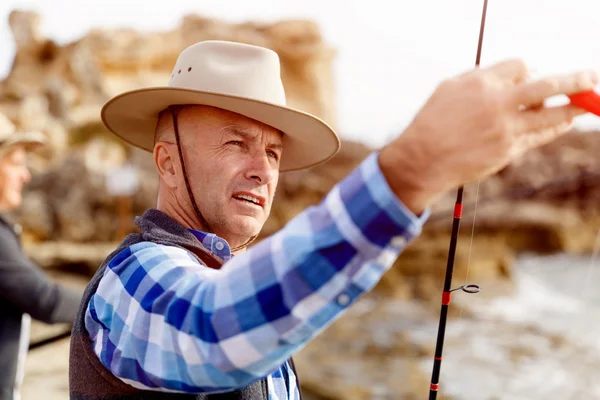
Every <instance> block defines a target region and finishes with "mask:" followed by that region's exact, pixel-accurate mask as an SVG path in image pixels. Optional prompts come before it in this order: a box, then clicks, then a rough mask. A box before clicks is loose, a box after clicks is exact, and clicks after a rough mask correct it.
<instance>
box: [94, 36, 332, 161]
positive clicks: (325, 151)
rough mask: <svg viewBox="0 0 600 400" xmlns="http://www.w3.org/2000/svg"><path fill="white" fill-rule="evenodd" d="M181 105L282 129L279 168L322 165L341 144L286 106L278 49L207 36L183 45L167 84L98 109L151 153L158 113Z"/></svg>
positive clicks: (309, 117) (323, 125)
mask: <svg viewBox="0 0 600 400" xmlns="http://www.w3.org/2000/svg"><path fill="white" fill-rule="evenodd" d="M182 104H197V105H207V106H213V107H217V108H221V109H225V110H228V111H232V112H235V113H238V114H241V115H244V116H246V117H248V118H252V119H254V120H256V121H260V122H262V123H264V124H267V125H270V126H272V127H273V128H275V129H278V130H280V131H281V132H282V133H283V134H284V136H283V148H284V150H283V156H282V159H281V165H280V170H281V171H290V170H297V169H302V168H308V167H311V166H314V165H317V164H320V163H322V162H325V161H327V160H328V159H330V158H331V157H333V156H334V155H335V154H336V153H337V152H338V150H339V148H340V139H339V138H338V136H337V135H336V133H335V132H334V130H333V129H332V128H331V127H330V126H329V125H327V123H325V122H324V121H322V120H320V119H319V118H317V117H315V116H312V115H310V114H307V113H305V112H302V111H299V110H295V109H291V108H289V107H286V99H285V92H284V88H283V84H282V82H281V76H280V65H279V57H278V55H277V53H275V52H274V51H272V50H269V49H266V48H263V47H258V46H252V45H247V44H242V43H236V42H225V41H215V40H209V41H204V42H199V43H196V44H194V45H192V46H190V47H188V48H186V49H185V50H184V51H183V52H182V53H181V54H180V55H179V57H178V59H177V63H176V64H175V68H174V69H173V74H172V75H171V78H170V80H169V82H168V85H167V86H162V87H150V88H143V89H138V90H132V91H128V92H125V93H122V94H120V95H118V96H116V97H114V98H113V99H111V100H109V101H108V102H107V103H106V104H105V105H104V107H103V108H102V113H101V114H102V121H103V122H104V124H105V125H106V127H107V128H108V129H109V130H110V131H111V132H113V133H114V134H116V135H117V136H119V137H120V138H121V139H123V140H124V141H126V142H128V143H130V144H131V145H133V146H136V147H140V148H142V149H144V150H147V151H152V150H153V148H154V132H155V129H156V123H157V122H158V115H159V112H161V111H162V110H164V109H166V108H167V107H168V106H170V105H182Z"/></svg>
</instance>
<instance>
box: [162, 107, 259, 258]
mask: <svg viewBox="0 0 600 400" xmlns="http://www.w3.org/2000/svg"><path fill="white" fill-rule="evenodd" d="M169 111H171V116H172V118H173V130H174V131H175V143H176V144H177V152H178V153H179V162H180V163H181V170H182V172H183V180H184V181H185V187H186V189H187V192H188V195H189V196H190V201H191V202H192V206H193V207H194V212H195V213H196V216H197V217H198V219H199V220H200V222H201V223H202V226H203V227H204V229H206V230H207V231H208V232H209V233H214V232H213V231H212V230H211V229H210V226H209V225H208V222H206V219H204V217H203V216H202V213H201V212H200V209H199V208H198V204H197V203H196V199H195V198H194V193H193V192H192V188H191V186H190V182H189V180H188V176H187V173H186V171H185V161H184V159H183V151H182V150H181V144H180V141H179V127H178V125H179V124H178V123H177V117H176V115H175V109H174V107H173V106H169ZM257 237H258V235H255V236H252V237H250V239H248V240H247V241H246V242H245V243H243V244H241V245H240V246H238V247H236V248H233V249H231V251H232V252H234V251H238V250H241V249H244V248H246V247H248V246H249V245H250V244H251V243H252V242H254V240H256V238H257Z"/></svg>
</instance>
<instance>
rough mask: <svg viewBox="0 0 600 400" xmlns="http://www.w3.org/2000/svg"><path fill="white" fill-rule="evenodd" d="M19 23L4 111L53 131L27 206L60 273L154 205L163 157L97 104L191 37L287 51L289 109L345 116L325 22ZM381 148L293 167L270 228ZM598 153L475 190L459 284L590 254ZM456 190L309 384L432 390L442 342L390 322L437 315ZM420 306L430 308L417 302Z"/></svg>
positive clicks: (540, 161) (40, 254)
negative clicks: (72, 36) (521, 257)
mask: <svg viewBox="0 0 600 400" xmlns="http://www.w3.org/2000/svg"><path fill="white" fill-rule="evenodd" d="M10 24H11V27H12V30H13V34H14V36H15V41H16V44H17V54H16V57H15V60H14V63H13V67H12V70H11V72H10V75H9V76H8V77H7V78H6V79H5V80H4V81H3V82H0V112H2V113H4V114H6V115H7V116H8V117H9V118H10V119H11V120H12V121H13V122H15V124H16V125H17V126H19V127H20V128H21V129H38V130H41V131H43V132H44V133H45V134H47V135H48V136H49V138H50V140H51V146H49V148H47V149H46V150H44V151H42V152H40V153H38V154H37V155H36V156H35V158H34V160H33V161H34V163H33V168H34V179H33V181H32V182H31V183H30V184H29V185H28V187H27V191H26V194H25V203H24V205H23V207H22V210H21V211H20V212H19V213H18V214H16V215H15V217H16V218H18V219H19V221H20V222H21V224H22V225H23V228H24V239H25V245H26V249H27V251H28V252H29V254H30V255H31V257H32V258H33V259H34V260H35V261H37V262H38V263H40V264H41V265H43V266H44V267H46V268H53V267H58V266H64V265H65V264H69V265H71V266H73V267H75V268H76V269H77V270H79V271H80V272H83V273H84V274H87V275H88V276H89V274H91V273H92V272H93V271H94V270H95V268H96V267H97V266H98V264H99V263H100V261H101V260H102V259H103V258H104V257H105V255H106V254H107V253H108V252H109V251H110V250H111V249H113V248H114V246H115V241H117V240H118V239H119V238H120V237H122V235H123V234H124V233H126V232H128V231H131V230H132V229H135V227H134V226H133V225H132V224H131V217H132V216H133V215H139V214H141V213H142V212H143V211H144V210H145V209H146V208H148V207H152V206H153V205H154V201H155V198H156V179H155V173H154V171H153V165H152V160H151V158H150V156H149V154H147V153H144V152H141V151H138V150H135V149H132V148H129V147H127V146H125V145H123V143H121V142H119V141H117V140H115V139H114V138H112V137H111V136H110V135H109V134H108V133H107V131H106V129H105V128H104V127H103V126H102V124H101V122H100V120H99V110H100V107H101V106H102V104H103V102H104V101H106V100H107V99H108V98H109V97H111V96H112V95H114V94H116V93H118V92H120V91H123V90H127V89H131V88H134V87H139V86H147V85H162V84H164V83H165V82H166V81H167V78H168V76H169V74H170V73H171V68H172V65H173V64H174V62H175V59H176V57H177V55H178V54H179V52H180V51H181V50H182V49H183V48H184V47H186V46H187V45H189V44H191V43H194V42H197V41H200V40H204V39H228V40H238V41H242V42H247V43H252V44H259V45H263V46H266V47H270V48H272V49H273V50H275V51H276V52H277V53H278V54H279V55H280V57H281V61H282V78H283V81H284V85H285V87H286V91H287V95H288V98H289V104H290V105H291V106H294V107H298V108H302V109H304V110H307V111H309V112H312V113H314V114H316V115H318V116H320V117H322V118H324V119H325V120H327V121H328V122H329V123H331V124H332V125H335V118H334V113H335V101H334V98H333V83H332V81H333V80H332V68H331V64H332V60H333V57H334V56H335V51H334V50H333V49H331V48H330V47H329V46H328V45H327V44H326V43H324V41H323V39H322V38H321V35H320V33H319V28H318V27H317V26H316V25H315V24H313V23H312V22H308V21H282V22H279V23H274V24H258V23H251V22H248V23H243V24H228V23H224V22H221V21H215V20H209V19H206V18H203V17H200V16H187V17H185V18H184V19H183V20H182V23H181V25H180V26H179V27H178V28H176V29H174V30H172V31H166V32H157V33H148V34H140V33H138V32H135V31H131V30H93V31H91V32H90V33H89V34H88V35H86V36H85V37H83V38H81V39H79V40H77V41H75V42H72V43H70V44H67V45H65V46H61V45H58V44H56V43H54V42H53V41H52V40H50V39H47V38H44V37H43V36H42V35H41V34H40V30H39V24H40V21H39V16H37V15H36V14H34V13H27V12H13V13H12V14H11V16H10ZM342 135H343V133H342ZM372 150H373V149H369V148H367V147H365V146H363V145H361V144H358V143H352V142H348V141H344V144H343V148H342V151H341V152H340V153H339V154H338V155H337V156H336V157H335V158H333V159H332V160H331V161H329V162H328V163H327V164H325V165H322V166H319V167H316V168H313V169H311V170H308V171H302V172H293V173H288V174H284V175H283V176H282V177H281V183H280V187H279V189H278V192H277V196H276V201H275V206H274V209H273V211H272V215H271V218H270V219H269V221H268V222H267V224H266V226H265V228H264V231H263V234H262V237H265V236H266V235H269V234H271V233H273V232H275V231H277V230H278V229H280V228H281V227H282V226H283V225H284V224H285V223H286V222H287V221H289V220H290V219H291V218H292V217H294V216H295V215H297V214H298V213H299V212H300V211H302V210H303V209H304V208H306V207H307V206H309V205H312V204H316V203H317V202H319V201H320V200H321V199H322V198H323V196H324V195H325V194H326V193H327V192H328V191H329V190H330V189H331V187H332V186H333V185H334V184H335V183H336V182H338V181H339V180H340V179H342V178H343V177H344V176H346V175H347V174H348V173H349V172H350V171H351V170H352V169H353V168H354V167H356V166H357V165H358V164H359V163H360V161H362V160H363V159H364V158H365V157H366V156H367V155H368V154H369V153H370V152H371V151H372ZM599 160H600V136H599V135H598V134H597V133H587V134H584V133H577V132H573V133H572V134H570V135H568V136H566V137H564V138H563V139H561V140H559V141H558V142H557V143H554V144H552V145H549V146H546V147H545V148H543V149H541V150H539V151H536V152H532V153H530V154H528V155H527V156H526V157H525V158H524V159H523V160H521V161H520V162H519V163H518V164H514V165H510V166H509V167H507V168H506V169H504V170H503V171H501V172H500V173H498V174H497V175H495V176H493V177H491V178H490V179H487V180H485V181H484V182H480V183H479V184H471V185H468V186H467V188H466V194H465V203H466V204H465V209H464V217H463V223H462V229H461V232H460V241H459V247H458V252H457V256H456V258H457V260H456V271H455V281H456V282H463V281H464V280H465V279H466V276H467V275H468V276H469V279H470V280H472V281H475V282H477V283H480V281H488V280H498V279H502V280H507V281H510V277H511V267H512V262H513V259H514V257H515V255H516V254H518V253H519V252H522V251H539V252H562V251H565V252H590V251H592V249H593V247H594V244H595V243H596V241H597V240H598V233H599V230H598V228H599V227H600V216H599V215H600V186H599V185H598V183H599V182H600V161H599ZM127 171H129V172H132V171H134V172H135V174H136V175H137V179H134V181H135V182H136V184H135V185H133V189H132V191H131V193H129V195H128V196H120V195H119V194H118V193H117V191H116V189H114V187H115V179H114V178H115V176H118V177H120V178H121V180H122V179H123V177H124V176H125V175H124V174H125V173H126V172H127ZM116 183H117V185H116V186H119V184H121V185H122V184H123V182H119V179H117V182H116ZM454 196H455V193H454V192H452V193H448V194H447V195H446V196H445V197H444V198H443V199H441V200H440V201H439V202H438V203H437V204H435V206H434V207H433V210H432V215H431V218H430V221H429V223H428V224H427V225H426V226H425V229H424V231H423V234H422V235H421V236H420V237H419V238H418V239H417V240H416V241H415V242H414V243H412V245H411V246H410V248H409V249H407V251H405V252H404V253H403V254H402V255H401V256H400V258H399V259H398V261H397V262H396V265H395V267H394V269H393V270H392V271H390V272H389V273H388V274H387V275H386V276H385V277H384V279H383V280H382V281H381V283H380V284H379V285H378V286H377V290H376V291H375V293H373V294H372V295H369V296H367V297H366V298H365V299H364V301H362V302H361V303H360V304H359V305H357V307H356V308H354V309H353V311H352V312H351V313H350V314H348V316H347V317H345V318H342V319H341V320H340V321H337V322H336V323H335V324H334V325H333V326H332V327H331V329H329V330H327V332H326V333H325V334H324V335H322V336H320V337H319V339H318V340H316V341H315V342H313V343H312V344H311V345H310V346H309V347H308V348H307V349H305V350H304V351H303V352H302V353H301V354H300V355H299V357H298V359H299V364H300V367H301V369H302V370H303V372H304V374H305V376H306V379H305V380H303V385H304V386H305V387H306V388H307V390H310V391H312V392H314V393H317V394H318V398H322V399H372V398H376V397H377V396H379V397H377V398H382V399H383V398H385V399H387V398H390V399H392V398H393V399H398V398H407V399H408V398H420V397H415V395H414V394H412V395H411V393H421V392H423V390H421V389H423V388H424V387H426V385H427V382H426V381H427V379H426V376H424V375H422V373H421V372H420V369H419V366H418V365H417V363H418V362H419V361H418V357H420V356H423V355H428V354H429V353H430V351H431V348H430V347H423V346H420V345H417V344H415V343H414V342H411V341H409V340H408V339H406V337H405V335H404V333H403V332H405V330H406V329H407V326H406V323H404V324H403V323H401V322H398V323H397V324H396V323H394V324H391V323H390V320H397V321H401V320H402V319H403V318H404V319H405V321H410V320H418V319H419V318H421V317H422V318H429V317H432V316H433V317H435V315H436V314H435V312H436V311H437V309H438V307H439V297H440V290H441V280H442V277H443V271H444V268H445V266H446V257H447V251H448V242H449V235H450V225H451V222H452V211H451V210H452V208H453V204H454ZM473 220H475V224H473ZM410 299H417V300H419V301H418V302H413V303H409V302H406V300H410ZM415 303H416V305H415ZM410 304H412V305H410ZM413 306H414V307H413ZM416 315H418V316H419V317H415V316H416ZM408 328H410V327H408ZM309 365H310V367H309ZM382 371H385V373H384V372H382ZM324 376H326V377H328V379H327V380H326V382H325V381H324V380H323V377H324ZM407 380H408V381H410V382H411V384H410V385H406V384H405V383H406V382H407ZM411 385H412V386H411ZM394 394H395V395H396V396H395V397H394Z"/></svg>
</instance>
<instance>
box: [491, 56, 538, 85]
mask: <svg viewBox="0 0 600 400" xmlns="http://www.w3.org/2000/svg"><path fill="white" fill-rule="evenodd" d="M481 71H483V72H485V73H491V74H493V75H495V76H496V77H498V78H500V79H501V80H504V81H512V82H522V81H524V80H526V79H527V77H528V75H529V72H528V70H527V65H525V62H523V60H520V59H513V60H508V61H502V62H499V63H496V64H494V65H492V66H489V67H485V68H481Z"/></svg>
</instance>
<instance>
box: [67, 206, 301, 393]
mask: <svg viewBox="0 0 600 400" xmlns="http://www.w3.org/2000/svg"><path fill="white" fill-rule="evenodd" d="M135 223H136V224H137V225H138V226H139V227H140V233H135V234H130V235H128V236H127V237H126V238H125V239H124V240H123V242H122V243H121V244H120V246H119V247H118V248H117V249H116V250H115V251H113V252H112V253H111V254H110V255H109V256H108V257H107V258H106V260H105V261H104V262H103V263H102V265H101V266H100V268H98V270H97V271H96V273H95V274H94V277H93V278H92V279H91V281H90V282H89V284H88V286H87V288H86V291H85V293H84V295H83V299H82V302H81V305H80V307H79V311H78V313H77V318H76V320H75V322H74V324H73V330H72V335H71V350H70V359H69V391H70V394H71V396H70V398H71V400H100V399H102V400H109V399H110V400H125V399H127V400H133V399H136V400H137V399H139V400H142V399H143V400H162V399H182V400H183V399H202V400H268V393H267V380H266V378H265V379H261V380H259V381H256V382H254V383H252V384H250V385H249V386H247V387H245V388H243V389H240V390H235V391H233V392H229V393H221V394H211V395H187V394H173V393H165V392H155V391H144V390H139V389H135V388H133V387H131V386H129V385H127V384H125V383H123V382H121V381H120V380H119V379H117V378H116V377H115V376H114V375H113V374H112V373H111V372H110V371H109V370H108V369H106V368H105V367H104V366H103V365H102V364H101V363H100V360H98V357H97V356H96V354H95V353H94V352H93V350H92V342H91V340H90V338H89V336H88V332H87V330H86V329H85V323H84V318H85V311H86V308H87V304H88V302H89V301H90V298H91V297H92V295H93V294H94V293H95V292H96V289H97V287H98V284H99V283H100V279H101V278H102V275H103V273H104V270H105V268H106V266H107V264H108V263H109V262H110V260H111V259H112V258H113V257H114V256H116V255H117V254H118V253H119V252H121V251H122V250H124V249H125V248H127V247H128V246H131V245H133V244H135V243H140V242H145V241H149V242H154V243H158V244H164V245H167V246H176V247H180V248H183V249H185V250H187V251H188V252H190V253H191V254H193V255H194V256H195V257H196V258H197V259H198V260H199V261H200V263H201V264H203V265H206V266H208V267H210V268H216V269H218V268H220V267H221V265H222V264H223V261H222V260H221V259H220V258H218V257H216V256H215V255H213V254H212V253H211V252H209V251H208V250H207V249H206V248H205V247H204V246H202V244H201V243H200V241H199V240H198V239H197V238H196V236H194V234H193V233H191V232H190V231H189V230H188V229H186V228H185V227H184V226H182V225H180V224H179V223H177V222H176V221H175V220H173V219H172V218H171V217H169V216H168V215H166V214H165V213H163V212H161V211H159V210H155V209H150V210H148V211H146V212H145V213H144V215H143V216H141V217H136V218H135ZM289 361H290V365H291V366H292V369H294V373H296V371H295V368H294V363H293V360H292V359H291V358H290V360H289ZM296 375H297V374H296Z"/></svg>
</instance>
